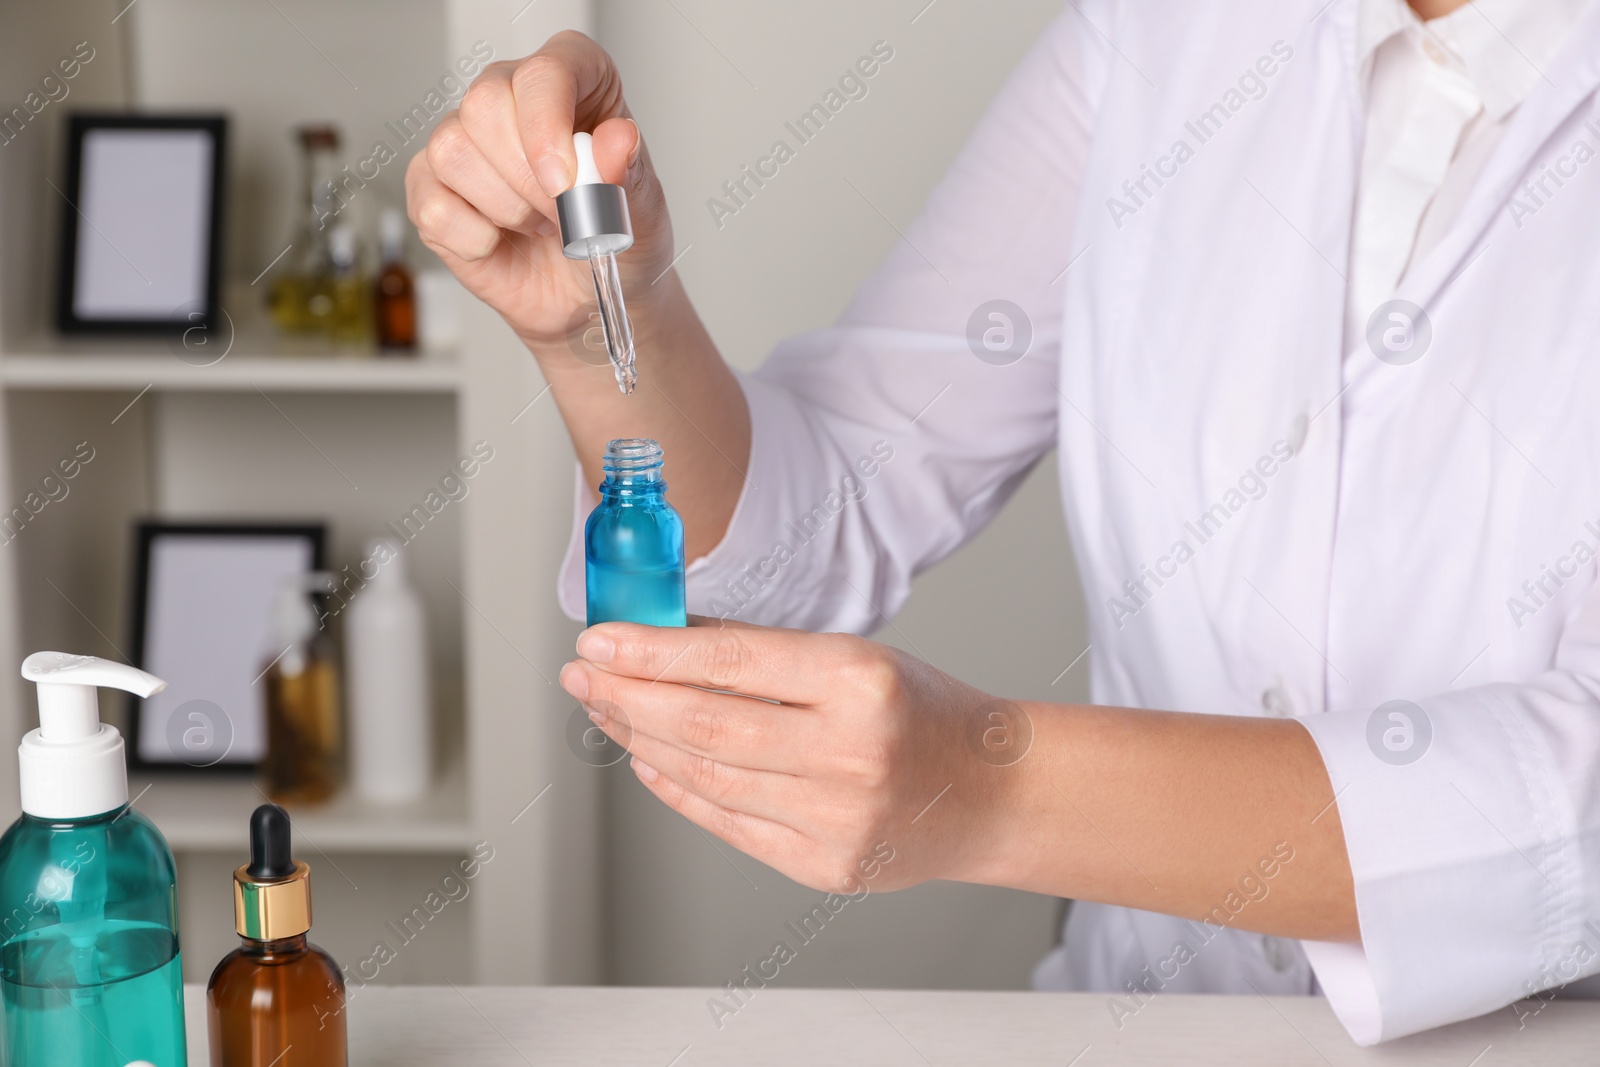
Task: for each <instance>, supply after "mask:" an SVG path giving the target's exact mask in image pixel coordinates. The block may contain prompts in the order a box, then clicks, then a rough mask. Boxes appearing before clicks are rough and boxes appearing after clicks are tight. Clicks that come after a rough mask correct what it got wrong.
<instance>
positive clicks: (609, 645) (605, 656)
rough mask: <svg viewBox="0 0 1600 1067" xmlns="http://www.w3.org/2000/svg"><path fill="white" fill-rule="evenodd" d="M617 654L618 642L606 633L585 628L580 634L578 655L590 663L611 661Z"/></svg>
mask: <svg viewBox="0 0 1600 1067" xmlns="http://www.w3.org/2000/svg"><path fill="white" fill-rule="evenodd" d="M616 654H617V643H616V642H615V641H613V640H611V638H609V637H607V636H606V635H605V634H601V633H595V632H594V631H593V630H585V631H583V633H581V634H579V635H578V655H580V656H582V657H583V658H584V659H586V660H588V661H589V662H590V663H610V662H611V657H612V656H615V655H616Z"/></svg>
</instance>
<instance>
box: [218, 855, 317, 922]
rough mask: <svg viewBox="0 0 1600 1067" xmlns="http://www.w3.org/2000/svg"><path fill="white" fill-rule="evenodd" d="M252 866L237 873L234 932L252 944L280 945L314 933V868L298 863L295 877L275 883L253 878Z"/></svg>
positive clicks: (238, 870) (245, 867)
mask: <svg viewBox="0 0 1600 1067" xmlns="http://www.w3.org/2000/svg"><path fill="white" fill-rule="evenodd" d="M249 869H250V865H249V864H242V865H241V866H240V867H239V868H238V869H237V870H235V871H234V872H233V928H234V929H235V930H237V931H238V932H239V936H240V937H248V938H250V940H252V941H276V940H278V939H279V938H284V937H295V936H296V935H299V934H303V933H305V932H306V931H307V930H309V929H311V868H310V867H307V866H306V865H305V864H304V863H302V862H301V861H299V860H295V863H294V873H293V874H291V875H289V876H288V877H287V878H279V879H276V880H274V881H271V882H262V881H258V880H257V879H255V878H252V877H250V874H249Z"/></svg>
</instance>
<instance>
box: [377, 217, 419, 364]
mask: <svg viewBox="0 0 1600 1067" xmlns="http://www.w3.org/2000/svg"><path fill="white" fill-rule="evenodd" d="M379 246H380V248H381V252H382V266H381V267H380V268H379V270H378V282H377V285H376V286H374V289H373V301H374V303H375V305H376V308H377V330H378V345H379V346H380V347H381V348H382V349H383V350H384V351H386V352H402V351H410V350H413V349H415V348H416V347H417V289H416V285H415V283H414V282H413V280H412V277H411V271H410V270H409V269H407V267H406V220H405V216H404V215H402V214H401V213H400V211H399V209H397V208H385V209H384V212H383V215H382V219H381V221H380V223H379Z"/></svg>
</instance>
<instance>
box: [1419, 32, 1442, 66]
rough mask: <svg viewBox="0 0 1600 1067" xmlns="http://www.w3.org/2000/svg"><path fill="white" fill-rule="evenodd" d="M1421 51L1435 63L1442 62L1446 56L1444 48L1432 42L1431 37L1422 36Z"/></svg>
mask: <svg viewBox="0 0 1600 1067" xmlns="http://www.w3.org/2000/svg"><path fill="white" fill-rule="evenodd" d="M1422 51H1423V52H1424V53H1425V54H1426V55H1427V57H1428V58H1429V59H1431V60H1433V61H1434V62H1435V63H1439V64H1443V63H1444V61H1445V59H1446V58H1448V57H1447V56H1446V55H1445V51H1444V49H1443V48H1440V47H1439V45H1438V44H1437V43H1436V42H1434V41H1433V40H1432V39H1431V38H1424V39H1423V41H1422Z"/></svg>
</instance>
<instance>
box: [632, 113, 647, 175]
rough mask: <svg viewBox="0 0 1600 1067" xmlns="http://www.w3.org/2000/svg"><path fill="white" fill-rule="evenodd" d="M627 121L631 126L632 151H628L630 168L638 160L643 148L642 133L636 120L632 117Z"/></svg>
mask: <svg viewBox="0 0 1600 1067" xmlns="http://www.w3.org/2000/svg"><path fill="white" fill-rule="evenodd" d="M628 122H629V123H630V124H631V125H632V126H633V151H632V152H629V153H628V168H629V169H630V170H631V169H632V168H633V165H634V164H635V163H637V162H639V153H640V152H641V151H643V150H644V134H642V133H640V132H639V124H638V123H637V122H634V121H633V120H632V119H629V120H628Z"/></svg>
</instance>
